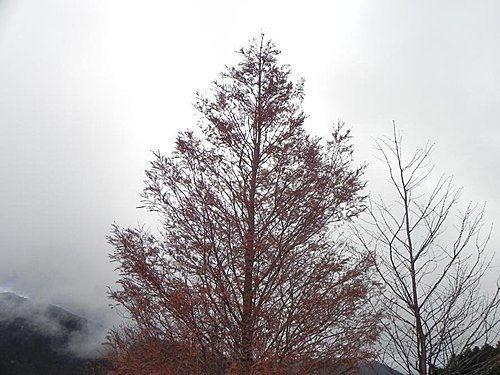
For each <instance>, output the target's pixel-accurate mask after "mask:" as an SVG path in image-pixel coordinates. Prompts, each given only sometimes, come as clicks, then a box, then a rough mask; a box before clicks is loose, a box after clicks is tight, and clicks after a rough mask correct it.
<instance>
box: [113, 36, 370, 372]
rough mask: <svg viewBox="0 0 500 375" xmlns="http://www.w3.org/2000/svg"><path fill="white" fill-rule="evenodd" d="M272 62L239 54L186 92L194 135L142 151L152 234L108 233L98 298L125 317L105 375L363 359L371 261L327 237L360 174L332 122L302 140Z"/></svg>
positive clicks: (353, 204) (299, 88)
mask: <svg viewBox="0 0 500 375" xmlns="http://www.w3.org/2000/svg"><path fill="white" fill-rule="evenodd" d="M278 54H279V51H278V50H277V49H276V47H275V46H274V44H273V43H272V42H270V41H266V40H265V39H264V38H261V39H260V40H254V41H252V42H251V43H250V45H249V47H247V48H244V49H241V50H240V51H239V55H240V56H241V61H240V63H239V64H238V65H237V66H235V67H231V68H227V70H226V71H225V72H224V73H222V74H221V77H220V79H219V80H218V81H216V82H214V83H213V87H212V91H211V93H210V94H209V95H208V96H203V95H198V99H197V102H196V108H197V110H198V111H199V112H200V113H201V115H202V116H201V118H202V119H201V121H200V126H199V129H198V131H197V132H193V131H186V132H183V133H181V134H179V136H178V138H177V142H176V145H175V150H174V151H173V153H172V154H171V155H170V156H164V155H162V154H160V153H159V152H157V153H155V159H154V161H153V162H152V165H151V168H150V169H149V170H148V171H147V172H146V173H147V180H146V181H145V185H146V186H145V188H144V192H143V199H144V206H145V207H146V208H147V209H149V210H150V211H152V212H155V213H157V214H158V215H159V218H160V222H161V231H160V232H161V233H159V234H156V235H153V234H152V233H150V232H148V231H146V230H144V229H143V228H135V229H134V228H120V227H118V226H115V227H114V229H113V232H112V235H111V236H110V242H111V243H112V245H113V246H114V252H113V254H112V256H111V258H112V260H113V261H115V262H116V263H117V264H118V270H119V271H120V274H121V278H120V280H119V285H120V288H119V289H118V290H116V291H114V292H113V293H112V298H113V299H114V300H115V301H117V302H118V303H119V304H120V305H122V306H123V307H125V309H126V310H127V312H128V314H129V316H130V317H131V318H132V320H133V322H134V323H135V325H134V326H133V327H129V328H128V329H127V330H126V331H124V332H125V333H123V332H122V333H121V334H120V333H118V332H114V333H113V335H111V341H112V344H113V345H114V346H115V349H116V351H115V354H114V360H115V364H118V365H117V368H121V369H126V368H128V369H130V368H131V366H132V363H134V366H135V367H134V368H135V370H130V371H132V372H134V373H140V371H141V370H140V369H141V368H142V369H146V370H144V371H146V372H148V371H151V368H156V371H160V373H162V372H163V373H168V371H171V372H172V373H210V374H212V373H218V372H219V373H220V372H223V371H224V370H225V369H226V367H227V365H229V368H228V369H227V371H233V372H237V373H241V374H250V373H257V372H258V371H263V372H264V373H265V372H269V373H303V372H307V371H310V369H311V368H313V367H319V366H320V365H322V364H323V365H324V364H325V363H327V362H328V363H329V364H334V363H336V362H339V363H340V362H342V363H343V365H346V364H347V363H348V361H349V360H353V359H357V358H361V357H364V356H366V355H367V354H368V350H369V347H370V344H371V343H372V342H373V340H374V339H375V338H376V336H377V332H378V331H377V329H376V328H377V327H376V322H377V316H376V314H374V313H373V310H372V309H371V308H369V303H368V300H369V298H370V297H371V296H372V295H373V294H374V293H375V292H376V290H377V285H376V284H375V283H374V282H373V278H372V272H371V270H372V265H373V264H372V262H371V258H370V257H369V256H366V255H363V254H361V253H358V252H355V251H353V249H352V247H351V246H350V245H349V243H348V242H347V241H345V240H342V239H341V236H339V235H338V232H339V230H338V228H339V226H340V225H341V224H343V223H344V222H346V221H348V220H350V219H352V218H354V217H356V216H357V215H358V214H359V213H360V212H361V211H362V210H363V208H364V197H363V195H362V194H361V190H362V188H363V186H364V183H363V182H362V180H361V175H362V168H353V167H352V146H351V144H350V136H349V132H348V131H344V130H343V128H342V126H335V127H334V128H333V134H332V138H331V139H329V140H323V139H320V138H317V137H312V136H309V135H307V134H306V132H305V130H304V127H303V124H304V119H305V115H304V113H303V111H302V110H301V103H302V99H303V82H302V81H299V82H298V83H293V82H291V81H290V69H289V67H288V66H286V65H280V64H278V62H277V56H278ZM155 353H158V354H157V355H156V354H155ZM169 353H170V354H169ZM172 353H183V354H182V355H180V354H178V355H177V356H175V355H172ZM166 356H170V359H168V358H165V357H166ZM179 358H183V359H182V360H181V361H179V360H178V359H179ZM186 358H190V360H188V359H186ZM169 362H170V364H169ZM169 366H170V367H169ZM183 366H184V367H183ZM259 369H260V370H259ZM123 372H126V371H125V370H123Z"/></svg>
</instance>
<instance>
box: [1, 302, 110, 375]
mask: <svg viewBox="0 0 500 375" xmlns="http://www.w3.org/2000/svg"><path fill="white" fill-rule="evenodd" d="M86 335H88V324H87V321H86V320H85V319H83V318H81V317H79V316H77V315H74V314H71V313H70V312H68V311H66V310H64V309H62V308H60V307H57V306H53V305H38V304H35V303H34V302H33V301H30V300H29V299H26V298H23V297H20V296H18V295H16V294H13V293H0V375H41V374H51V375H59V374H61V375H63V374H64V375H67V374H75V375H87V374H99V373H104V371H103V370H102V371H99V370H98V368H99V367H102V365H104V364H105V362H104V361H103V360H102V359H99V358H97V359H96V358H86V357H88V355H89V354H90V353H88V352H86V351H81V352H79V349H80V348H79V344H80V343H82V345H83V343H84V342H85V338H86V337H87V336H86ZM92 354H94V357H95V353H92ZM94 368H95V369H97V370H96V371H94Z"/></svg>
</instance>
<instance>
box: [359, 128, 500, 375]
mask: <svg viewBox="0 0 500 375" xmlns="http://www.w3.org/2000/svg"><path fill="white" fill-rule="evenodd" d="M378 150H379V152H380V156H381V160H382V162H383V163H385V165H386V166H387V170H388V177H389V179H390V183H391V185H392V187H393V189H392V192H393V193H394V194H393V198H391V199H390V200H384V199H382V198H380V199H379V200H376V199H371V204H370V209H369V210H368V211H369V214H370V215H369V219H368V222H367V223H366V226H365V227H364V230H362V231H359V232H358V238H359V239H360V240H361V242H362V243H363V245H364V247H365V248H366V249H367V250H368V249H371V250H372V252H373V254H374V259H376V267H377V270H378V273H379V275H380V278H381V280H382V281H383V283H384V284H385V286H386V288H385V291H384V293H383V298H382V299H381V303H382V306H383V310H384V311H385V312H386V319H384V330H383V336H382V337H383V342H384V343H385V348H386V349H387V353H388V355H389V357H390V359H391V361H396V362H397V363H398V364H399V365H400V366H401V367H402V368H405V369H406V370H407V371H408V373H409V374H413V373H418V374H420V375H428V374H430V373H431V371H430V370H432V369H436V368H439V367H442V366H444V365H445V364H446V363H447V362H448V361H449V359H450V358H451V357H452V356H453V355H456V354H457V353H461V352H464V351H466V350H467V349H469V348H472V347H473V346H475V345H477V344H482V343H484V342H488V341H490V340H491V339H495V338H496V336H497V334H498V308H499V303H500V295H499V290H500V289H499V287H498V284H497V285H496V287H495V288H494V290H493V292H492V293H491V294H490V295H489V296H486V295H482V294H481V281H482V280H483V279H484V277H483V276H484V275H485V273H486V271H487V270H488V268H489V262H490V260H491V256H490V255H488V253H487V248H486V246H487V243H488V239H489V233H488V232H486V233H483V232H482V231H481V229H482V228H483V216H484V209H482V208H481V207H478V206H476V205H473V204H469V205H468V206H466V207H464V210H463V211H460V209H459V197H460V189H457V188H455V187H453V185H452V181H451V178H449V177H441V178H439V179H438V180H437V182H435V183H433V182H432V179H431V175H430V174H431V172H432V169H433V167H432V165H430V163H429V155H430V153H431V151H432V146H426V147H424V148H422V149H419V150H417V151H416V152H415V153H414V154H413V155H411V156H410V157H409V158H405V156H404V153H403V149H402V142H401V138H400V137H398V135H397V131H396V127H395V125H394V133H393V136H392V137H391V138H384V139H381V140H380V141H379V142H378ZM388 191H389V190H388ZM490 342H491V341H490Z"/></svg>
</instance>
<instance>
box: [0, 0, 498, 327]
mask: <svg viewBox="0 0 500 375" xmlns="http://www.w3.org/2000/svg"><path fill="white" fill-rule="evenodd" d="M499 16H500V3H499V2H497V1H482V2H474V3H473V2H465V1H451V0H448V1H439V2H430V1H425V2H418V3H417V2H414V1H409V0H408V1H398V2H393V1H388V0H385V1H384V0H382V1H376V2H374V1H332V2H321V3H315V4H313V5H309V6H307V7H306V6H305V5H304V2H301V1H274V2H266V1H255V2H252V5H251V6H250V5H249V4H246V3H243V2H237V3H235V2H231V1H220V0H219V1H212V2H203V1H199V0H191V1H186V2H182V4H175V5H174V4H173V3H172V4H170V3H168V2H161V1H147V2H139V1H103V0H91V1H85V2H82V1H76V0H47V1H43V2H40V1H36V0H16V1H14V0H0V173H1V176H2V183H1V184H0V203H1V207H2V209H1V210H0V228H1V229H0V289H2V290H10V291H14V292H17V293H20V294H22V295H26V296H28V297H31V298H36V299H37V300H39V301H43V302H47V303H54V304H58V305H60V306H64V307H65V308H68V309H70V311H72V312H74V313H77V314H80V315H82V316H84V317H87V318H90V319H92V320H94V321H97V322H99V324H101V325H102V327H103V328H102V332H101V334H102V335H104V333H105V330H106V328H107V327H110V326H111V325H112V324H117V323H118V322H119V321H120V319H121V318H120V316H118V315H117V314H116V313H115V312H114V311H113V310H110V309H109V306H108V304H109V303H110V302H109V301H108V300H107V297H106V293H107V287H108V286H111V287H112V286H113V283H114V281H115V279H116V275H115V273H114V266H113V265H112V264H110V263H109V261H108V257H107V254H108V253H109V252H110V250H111V249H110V247H109V245H108V244H107V242H106V236H107V234H108V233H109V230H110V227H111V224H112V223H113V222H117V223H118V224H120V225H124V226H127V225H131V226H134V225H136V224H138V223H146V224H147V225H152V226H155V225H157V224H156V223H155V221H154V220H153V218H152V217H151V216H149V215H148V214H147V213H145V212H142V211H141V210H137V209H136V207H137V206H138V205H139V204H140V199H139V195H138V194H139V193H140V191H141V188H142V181H143V179H144V170H145V169H147V168H148V163H149V161H150V160H152V155H151V152H150V150H155V149H161V150H162V151H164V152H168V150H170V149H171V147H172V145H173V140H174V137H175V135H176V133H177V132H178V131H180V130H183V129H185V128H189V127H191V128H192V127H194V126H196V120H197V115H196V113H195V111H194V109H193V107H192V103H193V101H194V93H195V92H196V91H206V90H207V88H208V87H209V84H210V82H212V81H213V80H214V79H216V78H217V74H218V73H219V72H220V71H222V70H223V69H224V65H225V64H232V63H234V61H235V57H236V56H235V54H234V51H235V50H236V49H238V48H239V47H242V46H245V45H246V44H247V41H248V40H249V39H251V38H252V37H255V36H258V35H259V34H260V32H265V33H266V35H267V36H268V37H270V38H272V39H273V40H274V41H275V42H276V44H277V46H278V47H279V48H280V49H281V50H282V51H283V53H282V58H281V62H283V63H288V64H290V65H291V68H292V70H293V72H294V76H295V77H296V78H299V77H304V78H305V79H306V99H305V103H304V109H305V111H306V112H307V113H308V114H309V118H308V119H307V121H306V127H307V129H308V130H309V131H310V132H311V133H314V134H318V135H326V134H327V133H328V132H329V130H330V126H331V124H332V123H334V122H337V121H338V120H340V121H343V122H346V124H347V125H348V126H349V127H350V128H351V129H352V132H353V135H354V142H355V146H356V153H355V158H356V161H357V162H358V163H363V162H367V163H368V164H369V167H368V169H367V173H366V178H367V180H368V182H369V183H368V191H371V192H373V193H374V194H376V193H377V189H379V187H380V181H381V180H383V177H381V173H382V172H381V171H382V170H383V169H381V167H380V165H379V164H378V162H377V161H376V159H375V158H374V157H373V154H374V150H373V146H374V142H373V137H380V136H382V135H384V134H390V132H391V129H392V120H395V121H396V123H397V124H398V127H399V129H400V130H401V132H402V134H403V136H404V137H405V142H406V145H407V147H408V149H409V150H411V149H412V148H414V147H417V146H421V145H423V144H425V142H427V141H428V140H429V141H431V142H435V143H436V152H435V153H434V155H433V160H434V162H435V163H436V171H437V172H438V174H439V173H441V172H444V173H446V174H451V175H454V179H455V182H456V184H457V185H459V186H464V194H463V200H464V203H466V202H467V201H468V200H475V201H478V202H486V203H487V212H488V216H487V218H488V220H490V221H491V222H493V220H494V219H495V218H496V217H498V216H499V215H500V203H499V202H498V200H497V197H496V190H497V186H498V182H497V181H498V180H499V179H500V176H499V175H498V172H497V170H498V165H499V163H500V156H499V155H498V152H497V143H498V139H499V132H500V126H499V124H498V121H499V118H500V90H498V87H499V86H500V50H499V48H498V41H499V40H500V24H499V23H498V17H499ZM497 225H498V224H497ZM495 228H496V227H494V232H493V233H494V234H493V238H492V241H491V246H490V247H491V248H492V249H495V248H497V247H498V245H499V240H498V235H497V234H496V232H497V230H496V229H495ZM497 263H498V262H496V263H495V264H497Z"/></svg>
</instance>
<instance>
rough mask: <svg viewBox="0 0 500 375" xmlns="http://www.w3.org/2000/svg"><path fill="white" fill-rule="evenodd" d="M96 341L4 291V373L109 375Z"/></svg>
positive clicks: (72, 320) (373, 367)
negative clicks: (106, 374)
mask: <svg viewBox="0 0 500 375" xmlns="http://www.w3.org/2000/svg"><path fill="white" fill-rule="evenodd" d="M102 329H103V328H102ZM91 337H92V334H91V332H89V322H88V321H87V320H86V319H84V318H82V317H80V316H78V315H75V314H72V313H70V312H68V311H67V310H65V309H63V308H61V307H58V306H54V305H44V304H37V303H35V302H33V301H32V300H30V299H28V298H24V297H21V296H19V295H17V294H14V293H9V292H3V293H0V375H46V374H50V375H68V374H72V375H73V374H74V375H90V374H105V373H106V370H107V369H109V364H108V363H107V362H106V361H105V360H103V359H102V357H103V355H104V350H103V349H104V348H103V347H102V346H99V345H96V343H94V342H92V340H89V338H91ZM99 347H101V350H98V348H99ZM359 372H360V374H361V375H401V373H399V372H397V371H395V370H393V369H391V368H390V367H388V366H385V365H383V364H381V363H378V362H369V363H368V362H366V363H361V364H360V365H359ZM325 375H331V374H325Z"/></svg>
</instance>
